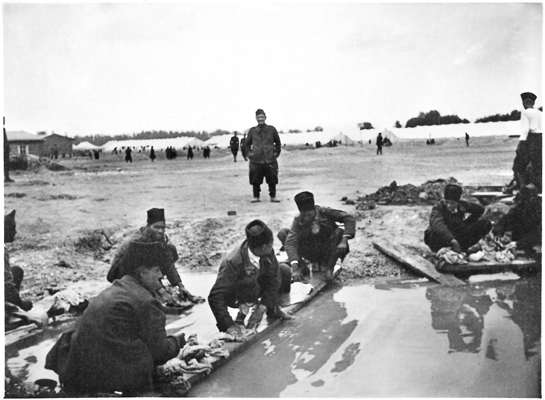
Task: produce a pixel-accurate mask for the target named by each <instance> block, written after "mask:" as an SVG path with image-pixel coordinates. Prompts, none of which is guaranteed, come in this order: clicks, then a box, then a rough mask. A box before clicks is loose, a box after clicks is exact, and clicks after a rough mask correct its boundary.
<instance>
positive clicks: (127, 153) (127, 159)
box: [125, 147, 132, 163]
mask: <svg viewBox="0 0 545 400" xmlns="http://www.w3.org/2000/svg"><path fill="white" fill-rule="evenodd" d="M125 162H130V163H132V150H131V148H130V147H127V149H126V150H125Z"/></svg>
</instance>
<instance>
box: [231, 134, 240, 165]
mask: <svg viewBox="0 0 545 400" xmlns="http://www.w3.org/2000/svg"><path fill="white" fill-rule="evenodd" d="M238 145H239V141H238V136H237V133H236V132H235V133H234V134H233V136H231V140H230V141H229V148H230V149H231V153H232V154H233V161H234V162H237V154H238Z"/></svg>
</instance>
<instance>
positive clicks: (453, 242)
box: [450, 239, 462, 253]
mask: <svg viewBox="0 0 545 400" xmlns="http://www.w3.org/2000/svg"><path fill="white" fill-rule="evenodd" d="M450 247H451V248H452V250H454V251H455V252H456V253H461V252H462V247H461V246H460V243H458V241H457V240H456V239H452V240H451V241H450Z"/></svg>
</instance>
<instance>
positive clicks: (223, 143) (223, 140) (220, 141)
mask: <svg viewBox="0 0 545 400" xmlns="http://www.w3.org/2000/svg"><path fill="white" fill-rule="evenodd" d="M232 136H233V135H231V134H229V133H228V134H225V135H218V136H212V137H211V138H210V139H208V140H206V141H205V142H204V145H205V146H210V147H219V148H220V149H227V148H228V147H229V142H230V141H231V137H232ZM239 139H242V136H240V135H239Z"/></svg>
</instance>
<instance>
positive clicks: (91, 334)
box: [46, 242, 185, 396]
mask: <svg viewBox="0 0 545 400" xmlns="http://www.w3.org/2000/svg"><path fill="white" fill-rule="evenodd" d="M162 254H163V253H162V248H161V246H160V245H159V244H157V243H138V242H132V243H131V244H130V245H129V247H128V249H127V258H128V259H127V269H126V270H125V275H124V276H123V277H122V278H121V279H118V280H116V281H114V283H113V284H112V286H110V287H109V288H107V289H105V290H104V291H103V292H101V293H100V294H99V295H98V296H97V297H96V298H94V299H92V300H91V302H90V304H89V306H88V307H87V309H86V310H85V311H84V312H83V315H82V316H81V318H80V320H79V321H78V324H77V326H76V328H75V330H73V331H69V332H67V333H64V334H63V335H62V336H61V337H60V338H59V340H58V341H57V343H56V344H55V346H54V347H53V348H52V349H51V350H50V352H49V353H48V355H47V358H46V368H48V369H52V370H53V371H55V372H57V374H59V378H60V382H61V384H62V386H63V390H64V391H65V393H66V394H68V395H78V396H81V395H86V396H90V395H97V394H101V393H102V394H106V393H113V392H114V391H119V392H122V393H123V394H124V395H134V394H137V393H144V392H147V391H149V390H152V389H153V383H152V373H153V369H154V366H155V365H158V364H162V363H164V362H166V361H167V360H169V359H171V358H173V357H176V355H177V354H178V352H179V350H180V348H181V347H182V346H184V344H185V336H184V334H183V333H179V334H177V335H175V336H167V334H166V331H165V314H164V313H163V311H162V309H161V305H160V303H159V301H158V300H157V298H156V297H155V295H154V293H155V291H156V290H157V289H159V287H160V285H161V283H160V281H159V279H160V278H161V276H162V273H161V269H160V267H159V265H160V262H161V261H162V260H161V257H162Z"/></svg>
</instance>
